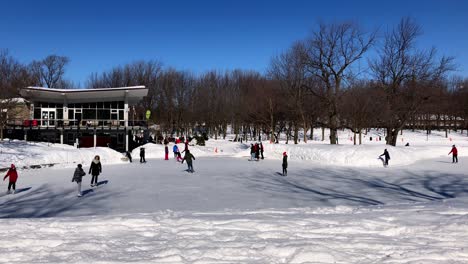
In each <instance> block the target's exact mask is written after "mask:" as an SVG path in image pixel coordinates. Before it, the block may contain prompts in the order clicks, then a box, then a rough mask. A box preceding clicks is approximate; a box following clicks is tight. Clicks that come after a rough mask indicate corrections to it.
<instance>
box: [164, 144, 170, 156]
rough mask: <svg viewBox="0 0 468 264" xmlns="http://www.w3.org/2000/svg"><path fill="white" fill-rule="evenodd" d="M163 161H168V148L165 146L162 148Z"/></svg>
mask: <svg viewBox="0 0 468 264" xmlns="http://www.w3.org/2000/svg"><path fill="white" fill-rule="evenodd" d="M164 160H169V147H168V146H167V144H166V145H165V146H164Z"/></svg>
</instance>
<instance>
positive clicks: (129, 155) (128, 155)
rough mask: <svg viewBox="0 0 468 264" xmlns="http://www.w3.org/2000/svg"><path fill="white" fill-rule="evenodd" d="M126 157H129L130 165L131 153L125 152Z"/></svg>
mask: <svg viewBox="0 0 468 264" xmlns="http://www.w3.org/2000/svg"><path fill="white" fill-rule="evenodd" d="M125 156H127V158H128V161H130V163H132V154H131V153H130V151H128V150H127V151H125Z"/></svg>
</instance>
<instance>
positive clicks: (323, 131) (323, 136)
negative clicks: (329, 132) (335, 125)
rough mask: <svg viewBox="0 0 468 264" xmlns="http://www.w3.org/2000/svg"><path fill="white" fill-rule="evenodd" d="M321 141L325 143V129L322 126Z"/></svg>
mask: <svg viewBox="0 0 468 264" xmlns="http://www.w3.org/2000/svg"><path fill="white" fill-rule="evenodd" d="M322 141H325V127H323V126H322Z"/></svg>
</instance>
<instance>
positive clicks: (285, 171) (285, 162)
mask: <svg viewBox="0 0 468 264" xmlns="http://www.w3.org/2000/svg"><path fill="white" fill-rule="evenodd" d="M282 166H283V176H288V155H287V154H286V152H283V164H282Z"/></svg>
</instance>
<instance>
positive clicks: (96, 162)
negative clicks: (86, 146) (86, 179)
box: [88, 155, 102, 187]
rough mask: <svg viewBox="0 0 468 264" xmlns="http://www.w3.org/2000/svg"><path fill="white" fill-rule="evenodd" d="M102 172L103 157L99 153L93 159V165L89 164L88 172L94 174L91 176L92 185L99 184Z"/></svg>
mask: <svg viewBox="0 0 468 264" xmlns="http://www.w3.org/2000/svg"><path fill="white" fill-rule="evenodd" d="M100 173H102V166H101V159H100V157H99V156H98V155H96V157H94V159H93V161H91V166H89V172H88V174H91V175H93V177H92V178H91V187H94V186H97V183H98V176H99V174H100Z"/></svg>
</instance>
